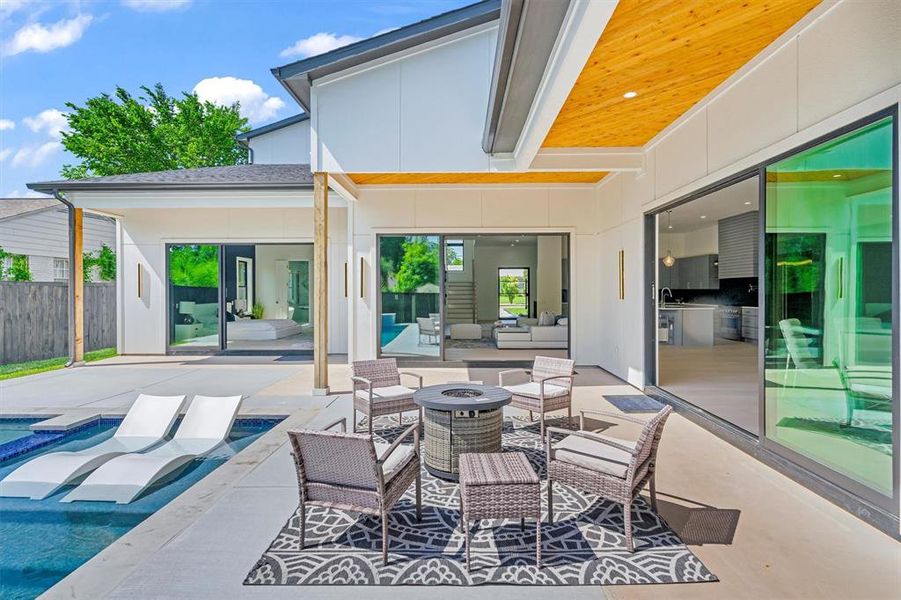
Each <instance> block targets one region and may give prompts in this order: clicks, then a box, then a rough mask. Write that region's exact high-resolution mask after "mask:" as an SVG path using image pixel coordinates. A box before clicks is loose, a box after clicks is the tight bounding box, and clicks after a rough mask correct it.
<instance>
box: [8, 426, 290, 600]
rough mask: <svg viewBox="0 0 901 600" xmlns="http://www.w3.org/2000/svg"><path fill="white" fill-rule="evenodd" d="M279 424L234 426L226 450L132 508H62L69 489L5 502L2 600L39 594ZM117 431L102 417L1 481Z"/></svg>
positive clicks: (169, 481) (102, 505) (27, 456)
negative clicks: (47, 455) (42, 459)
mask: <svg viewBox="0 0 901 600" xmlns="http://www.w3.org/2000/svg"><path fill="white" fill-rule="evenodd" d="M17 422H18V421H17ZM2 423H3V420H0V424H2ZM276 423H277V420H273V419H252V420H250V419H247V420H245V419H240V420H238V421H236V422H235V425H234V427H233V428H232V432H231V435H230V436H229V439H228V441H227V443H226V444H223V445H222V446H220V447H219V448H217V449H216V450H215V451H213V453H212V454H210V455H207V456H206V457H204V458H201V459H197V460H195V461H193V462H192V463H190V464H189V465H188V466H186V467H185V468H184V469H182V470H181V471H180V472H177V473H175V474H174V475H173V476H171V477H168V478H166V479H164V480H162V481H160V482H158V483H157V484H154V485H153V486H152V487H151V488H150V489H149V490H148V491H147V492H146V493H144V494H143V495H142V496H140V497H139V498H138V499H137V500H135V501H134V502H132V503H131V504H124V505H118V504H114V503H111V502H72V503H70V504H63V503H61V502H60V501H59V500H60V498H62V497H63V496H64V495H66V494H67V493H68V492H69V490H70V489H71V488H63V490H61V491H59V492H57V493H56V494H54V495H52V496H50V497H49V498H46V499H44V500H30V499H27V498H0V598H3V599H4V600H6V599H10V600H13V599H15V600H19V599H24V598H34V597H36V596H37V595H39V594H41V593H42V592H44V591H45V590H47V589H48V588H50V587H51V586H53V585H54V584H55V583H56V582H58V581H59V580H60V579H62V578H63V577H65V576H66V575H68V574H69V573H71V572H72V571H74V570H75V569H77V568H78V567H79V566H81V565H82V564H83V563H85V562H86V561H87V560H88V559H89V558H91V557H92V556H94V555H95V554H97V553H98V552H100V551H101V550H103V549H104V548H105V547H107V546H108V545H110V544H111V543H113V542H114V541H115V540H117V539H118V538H119V537H121V536H122V535H124V534H125V533H126V532H128V531H129V530H130V529H131V528H133V527H134V526H135V525H137V524H138V523H140V522H141V521H143V520H144V519H146V518H147V517H149V516H150V515H152V514H153V513H154V512H156V511H157V510H159V509H160V508H162V507H163V506H164V505H166V504H168V503H169V501H171V500H172V499H174V498H175V497H176V496H178V495H179V494H181V493H182V492H183V491H185V490H186V489H188V488H189V487H191V486H192V485H193V484H195V483H196V482H197V481H199V480H200V479H201V478H203V477H204V476H206V475H207V474H209V473H210V472H211V471H213V470H214V469H215V468H216V467H218V466H219V465H221V464H223V463H224V462H225V461H227V460H228V459H229V458H230V457H231V456H233V455H234V454H235V453H236V452H239V451H240V450H242V449H244V448H245V447H247V446H248V445H249V444H250V443H251V442H253V441H254V440H255V439H257V438H258V437H260V436H261V435H262V434H263V433H265V432H266V431H267V430H269V429H270V428H272V427H273V426H274V425H275V424H276ZM117 426H118V421H115V420H109V419H104V420H102V421H99V422H97V424H95V425H92V426H88V427H86V428H84V429H81V430H79V431H78V432H77V433H75V434H72V435H70V436H66V437H64V438H63V439H61V440H58V441H56V442H54V443H53V444H51V445H49V446H45V447H42V448H40V449H39V450H35V451H33V452H29V453H28V454H25V455H22V456H17V457H15V458H13V459H10V460H7V461H5V462H2V463H0V478H3V477H6V475H7V474H8V473H9V472H10V471H12V470H13V469H15V468H16V467H17V466H19V465H20V464H22V463H23V462H25V461H27V460H30V459H31V458H34V457H35V456H38V455H40V454H44V453H46V452H55V451H59V450H80V449H82V448H87V447H89V446H93V445H94V444H97V443H99V442H102V441H103V440H105V439H107V438H109V437H111V436H112V434H113V431H114V430H115V428H116V427H117ZM26 427H27V426H26Z"/></svg>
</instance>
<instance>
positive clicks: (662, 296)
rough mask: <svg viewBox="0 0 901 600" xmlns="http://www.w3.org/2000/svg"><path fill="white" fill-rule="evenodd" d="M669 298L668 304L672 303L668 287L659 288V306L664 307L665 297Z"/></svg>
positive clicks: (670, 291)
mask: <svg viewBox="0 0 901 600" xmlns="http://www.w3.org/2000/svg"><path fill="white" fill-rule="evenodd" d="M667 296H669V299H670V302H672V301H673V290H671V289H669V288H668V287H663V288H660V306H666V297H667Z"/></svg>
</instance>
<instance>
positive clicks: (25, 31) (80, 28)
mask: <svg viewBox="0 0 901 600" xmlns="http://www.w3.org/2000/svg"><path fill="white" fill-rule="evenodd" d="M93 20H94V17H92V16H91V15H78V16H77V17H73V18H71V19H63V20H62V21H57V22H56V23H53V24H51V25H47V26H44V25H41V24H40V23H29V24H28V25H24V26H23V27H22V28H20V29H19V30H18V31H16V33H14V34H13V36H12V38H11V39H9V40H7V41H6V42H5V43H4V44H3V54H5V55H7V56H12V55H14V54H21V53H22V52H28V51H30V50H33V51H35V52H50V51H51V50H56V49H57V48H65V47H66V46H69V45H71V44H74V43H75V42H77V41H78V40H80V39H81V36H82V35H83V34H84V31H85V29H87V28H88V25H90V24H91V21H93Z"/></svg>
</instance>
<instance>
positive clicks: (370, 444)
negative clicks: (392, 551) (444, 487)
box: [288, 418, 422, 565]
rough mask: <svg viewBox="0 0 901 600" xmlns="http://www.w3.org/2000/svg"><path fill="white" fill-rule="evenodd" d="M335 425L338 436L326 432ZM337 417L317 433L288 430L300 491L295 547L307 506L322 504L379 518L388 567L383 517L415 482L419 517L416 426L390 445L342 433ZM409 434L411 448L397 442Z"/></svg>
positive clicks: (343, 425)
mask: <svg viewBox="0 0 901 600" xmlns="http://www.w3.org/2000/svg"><path fill="white" fill-rule="evenodd" d="M336 425H341V432H340V433H339V432H333V431H328V430H329V429H332V428H333V427H335V426H336ZM346 431H347V419H345V418H341V419H339V420H337V421H335V422H334V423H332V424H331V425H329V426H328V427H326V428H325V429H323V430H321V431H308V430H291V431H288V438H289V439H290V440H291V446H292V455H293V456H294V465H295V467H296V469H297V483H298V488H299V493H300V547H301V548H304V547H305V529H306V509H307V506H323V507H325V508H335V509H339V510H346V511H352V512H360V513H363V514H366V515H373V516H377V517H380V518H381V520H382V562H383V563H384V564H386V565H387V564H388V513H389V512H390V511H391V508H392V507H393V506H394V505H395V504H396V503H397V501H398V500H400V498H401V496H403V495H404V492H406V491H407V489H408V488H409V487H410V484H411V483H413V482H414V481H415V482H416V518H417V519H421V517H422V491H421V487H422V481H421V475H420V468H419V464H420V463H419V425H418V424H414V425H411V426H410V427H408V428H407V429H406V430H405V431H404V432H403V433H402V434H401V435H400V437H398V438H397V439H396V440H395V441H394V443H393V444H390V445H389V444H383V443H379V442H374V441H373V439H372V436H371V435H367V434H360V433H346ZM411 435H412V436H413V445H412V446H410V445H403V444H401V442H402V441H403V440H405V439H406V438H408V437H410V436H411Z"/></svg>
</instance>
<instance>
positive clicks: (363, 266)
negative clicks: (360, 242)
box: [360, 256, 366, 298]
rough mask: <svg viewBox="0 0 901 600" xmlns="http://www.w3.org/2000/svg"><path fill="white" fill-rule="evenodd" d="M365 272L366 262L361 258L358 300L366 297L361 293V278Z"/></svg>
mask: <svg viewBox="0 0 901 600" xmlns="http://www.w3.org/2000/svg"><path fill="white" fill-rule="evenodd" d="M365 272H366V261H365V259H364V258H363V257H362V256H361V257H360V298H365V297H366V296H365V294H364V293H363V277H364V276H365Z"/></svg>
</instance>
